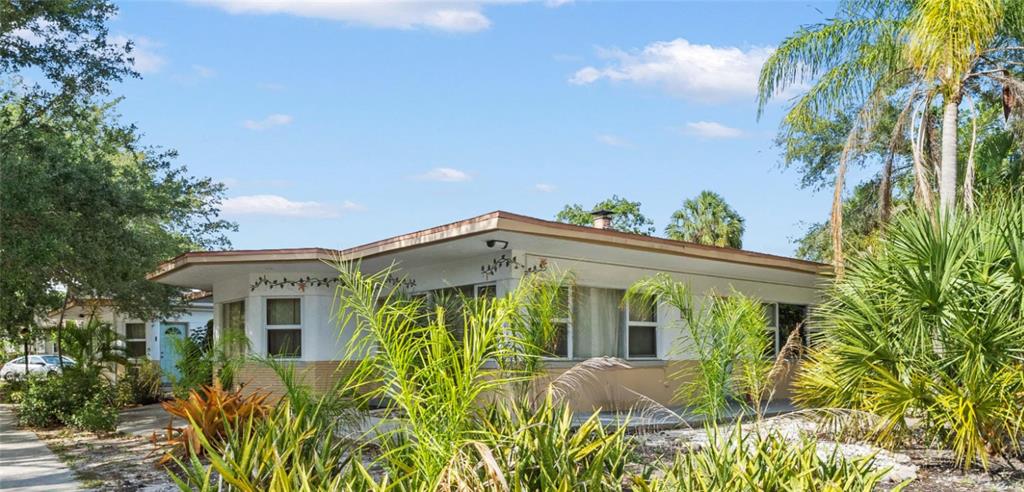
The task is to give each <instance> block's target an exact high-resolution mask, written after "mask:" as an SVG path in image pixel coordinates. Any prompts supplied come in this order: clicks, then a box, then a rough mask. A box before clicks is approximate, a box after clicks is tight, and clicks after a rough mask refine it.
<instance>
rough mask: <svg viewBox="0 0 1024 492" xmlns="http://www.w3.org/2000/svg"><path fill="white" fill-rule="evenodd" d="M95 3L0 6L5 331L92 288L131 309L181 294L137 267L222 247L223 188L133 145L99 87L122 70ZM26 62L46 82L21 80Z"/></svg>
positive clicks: (125, 57)
mask: <svg viewBox="0 0 1024 492" xmlns="http://www.w3.org/2000/svg"><path fill="white" fill-rule="evenodd" d="M115 11H116V9H115V8H114V7H113V6H112V5H111V4H110V3H108V2H104V1H95V0H72V1H66V2H43V1H38V2H35V1H20V2H5V3H3V5H2V6H0V13H2V19H3V23H2V24H0V27H2V32H0V55H2V56H0V59H2V61H0V76H2V78H3V79H4V80H7V81H9V82H5V85H3V86H0V174H2V176H3V180H0V230H2V231H3V233H2V235H0V270H2V271H3V275H0V327H2V328H3V329H4V333H5V334H8V335H10V334H12V333H15V332H17V330H18V329H19V328H21V327H24V326H29V325H32V324H33V323H34V322H35V321H36V320H38V319H39V317H40V316H41V315H43V314H44V313H45V312H46V311H48V310H50V309H53V308H57V307H60V304H61V300H62V299H63V298H64V295H63V293H67V294H69V295H70V296H71V297H72V298H73V297H76V296H80V297H104V298H109V299H111V300H112V301H113V303H114V307H115V308H116V309H118V310H119V311H121V312H124V313H125V314H128V315H130V316H134V317H140V318H143V319H146V318H149V317H152V316H156V315H160V314H165V313H169V312H172V311H174V310H175V309H176V308H178V306H179V304H180V302H179V301H180V295H179V294H180V293H179V292H178V290H177V289H175V288H172V287H170V286H166V285H162V284H156V283H153V282H149V281H148V280H147V279H146V274H147V273H149V272H151V271H153V269H154V268H155V267H156V266H157V265H158V264H159V263H160V262H161V261H164V260H166V259H168V258H170V257H173V256H175V255H177V254H179V253H182V252H184V251H187V250H190V249H202V248H215V247H218V248H220V247H227V246H229V243H228V240H227V237H226V236H225V232H227V231H230V230H233V229H234V227H235V226H234V224H232V223H230V222H226V221H223V220H220V219H219V218H218V212H219V208H218V207H219V204H220V201H221V199H222V197H223V193H224V187H223V185H221V184H219V183H215V182H213V181H212V180H210V179H209V178H196V177H193V176H191V175H190V174H189V173H188V170H187V169H186V168H185V167H183V166H178V165H175V164H174V159H175V158H176V153H175V152H174V151H172V150H161V149H158V148H153V147H147V146H144V145H142V144H141V142H140V135H139V132H138V130H137V129H136V128H135V127H134V126H133V125H131V124H125V123H121V122H120V121H119V118H118V115H117V114H116V113H115V112H114V103H110V102H101V101H99V100H98V97H100V96H102V95H104V94H107V93H109V84H110V83H112V82H116V81H119V80H121V79H122V78H123V77H126V76H134V75H135V73H134V72H133V71H132V70H131V66H130V62H131V58H130V50H131V46H130V44H124V45H121V46H118V45H116V44H114V43H113V42H112V41H111V40H110V39H109V38H108V37H107V31H106V28H105V25H104V23H105V21H106V20H107V19H108V18H109V17H110V16H112V15H113V14H114V13H115ZM26 71H31V72H32V73H33V74H36V73H41V74H43V75H45V77H46V80H45V81H37V82H35V83H33V84H32V85H26V84H24V83H23V82H21V80H22V78H23V77H22V75H23V74H24V73H25V72H26Z"/></svg>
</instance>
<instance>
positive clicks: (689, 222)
mask: <svg viewBox="0 0 1024 492" xmlns="http://www.w3.org/2000/svg"><path fill="white" fill-rule="evenodd" d="M665 235H666V236H668V237H669V238H670V239H675V240H677V241H689V242H692V243H698V244H705V245H708V246H722V247H728V248H742V247H743V217H740V214H738V213H736V211H735V210H733V209H732V207H730V206H729V204H728V203H725V200H724V199H723V198H722V197H721V196H720V195H719V194H718V193H715V192H713V191H708V190H704V191H702V192H700V195H697V198H691V199H688V200H686V201H685V202H683V208H680V209H679V210H676V211H675V212H674V213H673V214H672V219H671V221H670V222H669V224H668V226H667V227H665Z"/></svg>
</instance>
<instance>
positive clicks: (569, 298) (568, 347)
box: [541, 285, 576, 361]
mask: <svg viewBox="0 0 1024 492" xmlns="http://www.w3.org/2000/svg"><path fill="white" fill-rule="evenodd" d="M560 289H561V287H560ZM575 290H576V289H575V286H574V285H567V286H565V291H566V294H565V296H566V304H567V306H566V314H568V315H569V316H568V317H566V318H552V319H551V323H552V324H555V325H557V324H564V325H565V356H564V357H563V356H560V355H555V356H554V357H552V356H548V355H543V356H541V360H550V361H560V360H561V361H564V360H573V344H572V339H573V335H574V333H573V319H572V313H573V309H575V308H576V306H575V301H574V299H573V298H574V297H575V295H574V294H575Z"/></svg>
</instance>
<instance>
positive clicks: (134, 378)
mask: <svg viewBox="0 0 1024 492" xmlns="http://www.w3.org/2000/svg"><path fill="white" fill-rule="evenodd" d="M160 377H161V373H160V365H159V364H157V363H156V362H153V361H151V360H144V361H141V362H139V363H137V364H132V365H130V366H128V367H127V368H126V369H125V373H124V375H123V376H122V377H121V379H119V380H118V381H117V404H118V406H120V407H126V406H129V405H148V404H150V403H155V402H157V401H160V383H161V381H160Z"/></svg>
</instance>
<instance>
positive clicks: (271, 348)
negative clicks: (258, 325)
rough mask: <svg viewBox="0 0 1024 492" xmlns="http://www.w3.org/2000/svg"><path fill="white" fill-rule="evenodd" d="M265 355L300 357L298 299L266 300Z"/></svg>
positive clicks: (300, 303)
mask: <svg viewBox="0 0 1024 492" xmlns="http://www.w3.org/2000/svg"><path fill="white" fill-rule="evenodd" d="M267 355H268V356H270V357H295V358H297V357H301V356H302V302H301V300H300V299H298V298H289V299H267Z"/></svg>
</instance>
